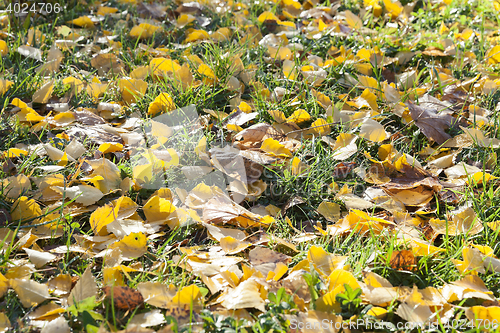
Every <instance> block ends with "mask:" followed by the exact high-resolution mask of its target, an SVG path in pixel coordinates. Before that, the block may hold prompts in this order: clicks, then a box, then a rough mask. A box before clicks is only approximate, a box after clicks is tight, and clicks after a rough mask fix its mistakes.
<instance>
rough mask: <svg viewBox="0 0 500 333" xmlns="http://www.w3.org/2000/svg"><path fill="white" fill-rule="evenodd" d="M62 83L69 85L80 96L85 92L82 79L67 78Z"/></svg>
mask: <svg viewBox="0 0 500 333" xmlns="http://www.w3.org/2000/svg"><path fill="white" fill-rule="evenodd" d="M62 83H63V84H64V85H69V86H71V88H72V89H73V90H74V91H76V93H77V94H79V93H80V92H81V91H82V90H83V82H82V80H80V79H77V78H74V77H72V76H70V77H67V78H65V79H64V80H63V81H62Z"/></svg>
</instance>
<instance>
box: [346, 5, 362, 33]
mask: <svg viewBox="0 0 500 333" xmlns="http://www.w3.org/2000/svg"><path fill="white" fill-rule="evenodd" d="M344 15H345V19H346V21H347V25H348V26H350V27H351V28H352V29H360V28H361V27H362V26H363V21H361V19H360V18H359V17H358V16H357V15H355V14H353V12H351V11H350V10H346V11H345V12H344Z"/></svg>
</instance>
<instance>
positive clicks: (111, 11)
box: [97, 6, 118, 16]
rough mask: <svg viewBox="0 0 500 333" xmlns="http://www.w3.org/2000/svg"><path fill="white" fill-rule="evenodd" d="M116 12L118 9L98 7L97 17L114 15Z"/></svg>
mask: <svg viewBox="0 0 500 333" xmlns="http://www.w3.org/2000/svg"><path fill="white" fill-rule="evenodd" d="M117 11H118V8H112V7H106V6H99V8H98V9H97V15H101V16H105V15H108V14H114V13H116V12H117Z"/></svg>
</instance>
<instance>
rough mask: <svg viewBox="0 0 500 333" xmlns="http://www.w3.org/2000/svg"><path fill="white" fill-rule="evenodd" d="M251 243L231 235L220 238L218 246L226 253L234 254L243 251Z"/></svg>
mask: <svg viewBox="0 0 500 333" xmlns="http://www.w3.org/2000/svg"><path fill="white" fill-rule="evenodd" d="M250 245H252V244H251V243H249V242H245V241H240V240H238V239H236V238H233V237H231V236H226V237H223V238H221V239H220V247H221V248H222V250H223V251H224V252H226V254H235V253H239V252H241V251H243V250H244V249H246V248H247V247H249V246H250Z"/></svg>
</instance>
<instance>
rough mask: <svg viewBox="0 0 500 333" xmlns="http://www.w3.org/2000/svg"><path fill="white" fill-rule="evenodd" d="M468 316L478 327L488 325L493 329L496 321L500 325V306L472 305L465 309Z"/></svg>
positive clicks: (487, 326) (488, 327)
mask: <svg viewBox="0 0 500 333" xmlns="http://www.w3.org/2000/svg"><path fill="white" fill-rule="evenodd" d="M465 315H466V316H467V318H468V319H469V320H470V321H472V322H474V323H475V325H476V327H481V326H483V327H486V328H487V329H492V328H493V327H494V326H495V325H494V324H495V323H496V325H498V318H500V306H488V307H485V306H481V305H475V306H471V307H470V308H468V309H467V310H466V311H465Z"/></svg>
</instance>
